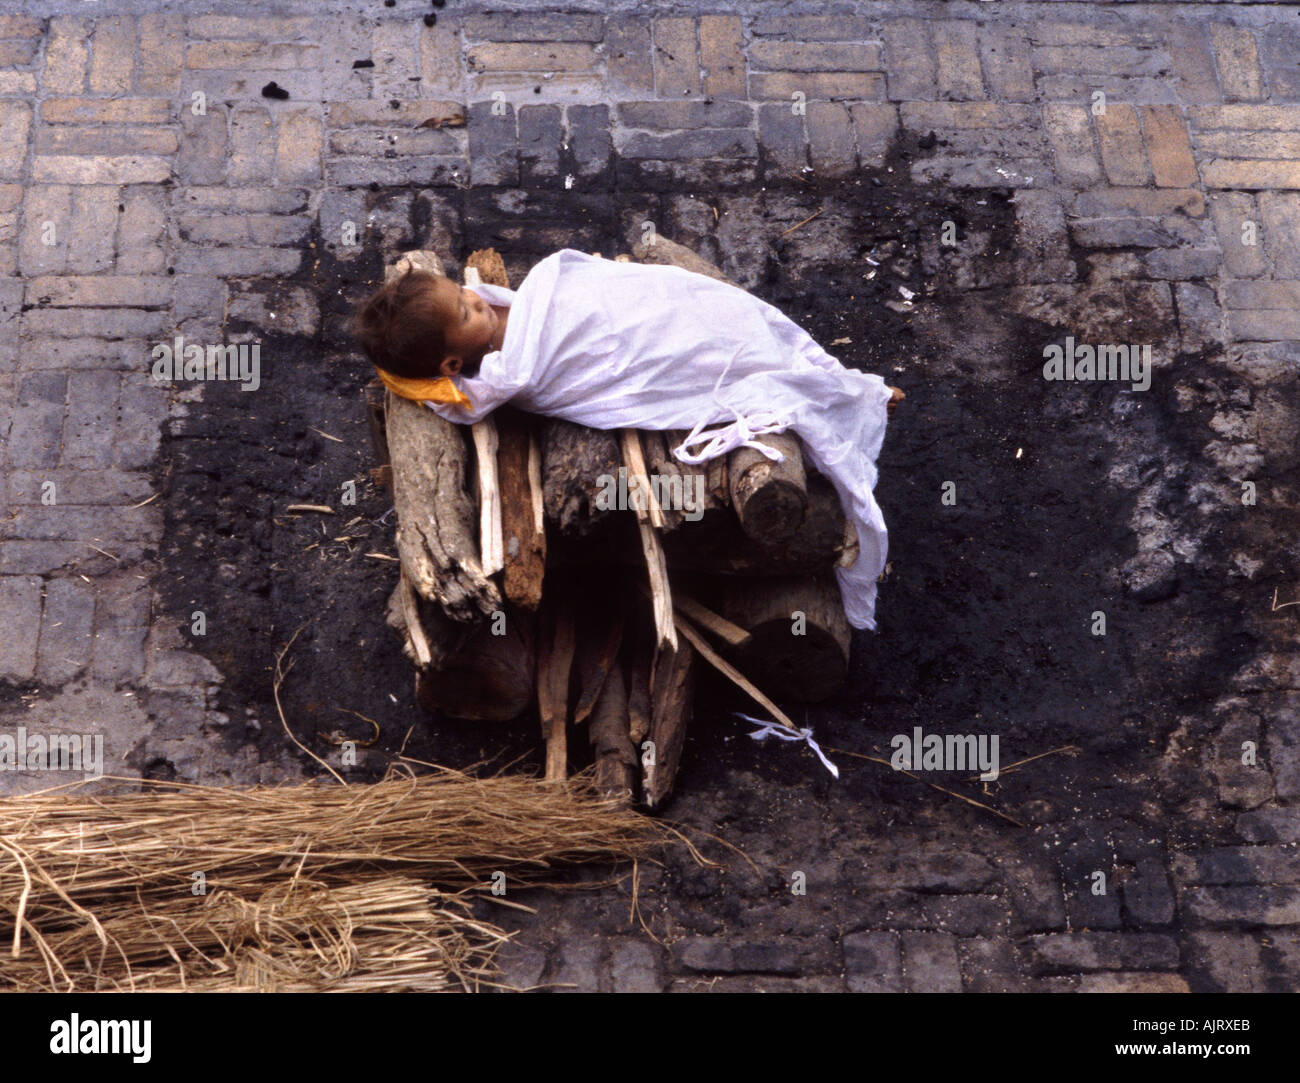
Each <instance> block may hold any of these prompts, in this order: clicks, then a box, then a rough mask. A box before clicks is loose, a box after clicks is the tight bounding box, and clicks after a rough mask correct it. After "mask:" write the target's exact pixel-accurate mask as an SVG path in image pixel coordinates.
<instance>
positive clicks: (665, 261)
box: [632, 234, 740, 289]
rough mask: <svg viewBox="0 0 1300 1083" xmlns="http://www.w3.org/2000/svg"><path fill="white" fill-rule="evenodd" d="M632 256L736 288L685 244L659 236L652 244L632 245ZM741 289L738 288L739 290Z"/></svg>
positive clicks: (641, 260)
mask: <svg viewBox="0 0 1300 1083" xmlns="http://www.w3.org/2000/svg"><path fill="white" fill-rule="evenodd" d="M632 255H633V256H635V257H636V260H637V262H638V263H657V264H661V265H663V266H668V267H681V268H682V269H683V270H686V271H694V272H695V273H696V274H702V275H708V276H709V278H716V279H717V280H718V281H719V282H726V283H728V284H730V285H732V286H736V283H735V282H733V281H732V280H731V279H730V278H728V277H727V276H726V275H725V274H723V273H722V271H720V270H719V269H718V268H717V267H715V266H714V265H713V264H712V263H710V262H709V261H708V260H706V259H705V258H704V257H703V256H699V255H696V253H694V252H692V251H691V250H690V249H689V248H687V247H686V246H685V245H684V244H678V243H677V242H676V241H670V240H669V239H668V238H667V237H663V236H660V235H659V234H655V235H654V237H653V243H651V244H646V243H644V242H643V241H639V240H638V241H636V242H635V243H634V244H633V245H632ZM739 288H740V287H739V286H737V289H739Z"/></svg>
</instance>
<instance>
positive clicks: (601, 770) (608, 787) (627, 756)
mask: <svg viewBox="0 0 1300 1083" xmlns="http://www.w3.org/2000/svg"><path fill="white" fill-rule="evenodd" d="M587 732H588V737H589V738H590V740H591V747H592V750H593V752H594V753H595V761H596V786H597V787H598V788H599V789H600V791H601V792H602V793H605V794H610V795H613V796H624V795H626V796H627V797H629V798H630V797H631V795H632V784H633V779H634V777H635V770H636V748H635V746H634V745H633V744H632V738H631V737H630V736H629V732H628V702H627V687H626V681H625V678H624V674H623V667H622V665H621V664H620V663H619V662H618V661H617V660H615V663H614V665H613V667H612V668H611V669H610V671H609V673H608V675H607V676H606V677H605V682H604V685H603V687H602V689H601V693H600V699H599V700H597V702H596V706H595V710H594V711H593V712H592V715H591V722H590V723H589V725H588V727H587Z"/></svg>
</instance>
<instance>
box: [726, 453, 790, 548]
mask: <svg viewBox="0 0 1300 1083" xmlns="http://www.w3.org/2000/svg"><path fill="white" fill-rule="evenodd" d="M757 439H758V441H759V442H760V443H763V444H766V445H767V446H768V447H771V448H772V449H773V450H775V451H779V452H781V454H782V455H784V456H785V458H784V459H783V460H782V461H781V462H775V461H773V460H772V459H769V458H767V456H765V455H764V454H763V453H762V452H760V451H757V450H755V449H754V448H747V447H740V448H736V450H735V451H733V452H732V453H731V455H730V457H729V458H728V460H727V477H728V481H729V484H730V486H731V506H732V507H733V508H735V509H736V515H737V517H738V518H739V519H740V526H741V529H743V530H744V531H745V533H746V534H748V535H749V536H750V537H751V538H756V539H758V540H759V541H760V542H768V541H779V540H781V539H782V538H788V537H790V536H791V535H792V534H794V533H795V531H797V530H798V529H799V527H800V526H802V525H803V521H804V516H805V515H806V513H807V511H808V483H807V480H806V475H805V472H804V465H803V448H802V446H801V445H800V443H799V438H798V437H797V436H795V435H794V434H793V433H788V432H787V433H776V434H771V435H767V436H760V437H757Z"/></svg>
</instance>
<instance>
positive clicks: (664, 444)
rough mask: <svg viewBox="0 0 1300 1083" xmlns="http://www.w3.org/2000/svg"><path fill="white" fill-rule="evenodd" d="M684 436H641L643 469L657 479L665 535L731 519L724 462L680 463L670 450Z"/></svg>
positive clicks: (675, 433) (671, 433)
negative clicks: (690, 525)
mask: <svg viewBox="0 0 1300 1083" xmlns="http://www.w3.org/2000/svg"><path fill="white" fill-rule="evenodd" d="M687 435H688V434H687V433H685V432H682V431H678V430H672V431H667V432H647V431H642V433H641V442H642V444H643V446H644V447H645V460H646V468H647V469H648V470H649V471H650V473H651V475H652V477H654V478H658V479H660V480H659V481H658V482H657V484H658V486H659V490H660V494H661V499H660V504H661V505H662V506H663V508H664V520H665V521H664V530H665V531H669V532H670V531H673V530H676V529H677V528H678V527H680V526H681V525H682V524H683V523H698V522H700V521H701V520H703V519H707V520H709V522H710V524H712V523H713V522H714V521H715V520H727V519H730V518H731V514H730V508H731V495H730V493H729V492H728V488H727V482H726V473H727V460H726V458H725V457H719V458H717V459H713V460H711V461H709V462H707V463H703V464H701V465H699V466H692V465H689V464H688V463H684V462H680V461H679V460H678V459H676V458H675V457H674V456H673V452H672V449H673V448H675V447H677V446H678V445H679V444H680V443H681V442H682V441H683V440H684V439H685V438H686V436H687Z"/></svg>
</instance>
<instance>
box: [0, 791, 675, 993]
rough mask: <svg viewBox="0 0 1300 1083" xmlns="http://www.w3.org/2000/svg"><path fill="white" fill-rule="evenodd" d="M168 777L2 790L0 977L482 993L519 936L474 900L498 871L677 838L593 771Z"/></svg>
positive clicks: (82, 986) (536, 873)
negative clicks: (15, 793) (281, 782)
mask: <svg viewBox="0 0 1300 1083" xmlns="http://www.w3.org/2000/svg"><path fill="white" fill-rule="evenodd" d="M121 781H123V782H132V781H133V782H135V784H137V785H138V784H139V782H138V780H125V779H124V780H121ZM154 785H155V786H156V787H157V788H156V789H155V790H153V791H152V792H147V793H126V794H117V795H109V796H105V795H98V796H96V795H92V794H89V793H85V792H80V790H81V787H80V785H76V786H72V787H59V788H56V789H54V790H50V791H44V792H42V793H40V794H34V795H29V796H23V797H13V798H7V799H5V800H3V801H0V943H5V944H7V945H9V946H10V950H8V951H3V952H0V989H9V990H23V991H29V990H30V991H35V990H52V991H73V990H77V991H80V990H129V989H154V990H160V989H166V990H182V989H189V990H198V989H203V990H235V989H261V990H272V989H274V990H285V991H291V990H314V991H340V990H349V991H357V990H370V989H402V990H424V991H437V990H442V989H477V988H480V987H482V986H484V985H490V984H492V982H493V981H494V971H493V966H492V957H493V955H494V953H495V952H496V950H497V949H498V948H499V947H500V945H501V944H502V943H504V942H505V941H506V940H507V939H508V937H507V936H506V934H505V933H504V932H503V931H502V930H500V929H498V928H497V927H496V926H494V925H492V924H490V923H488V922H485V921H481V920H478V919H476V918H475V917H474V915H473V912H472V910H471V908H470V906H469V902H470V900H471V898H472V896H473V894H474V893H475V892H482V891H483V890H484V889H486V888H487V887H488V886H489V885H490V883H491V880H492V876H493V874H494V873H498V872H499V873H504V874H505V876H506V883H507V890H508V891H510V890H512V889H517V888H522V887H525V886H529V885H540V884H542V883H549V882H553V881H554V880H555V879H556V878H557V875H558V873H559V872H560V870H561V869H562V868H563V867H565V866H571V865H576V864H586V863H606V862H610V861H616V860H627V859H637V858H639V857H640V858H643V857H645V856H647V855H648V854H649V853H650V852H651V850H652V849H653V848H654V847H655V846H656V845H657V844H658V843H659V842H661V841H663V840H664V839H665V838H667V837H669V835H670V834H673V832H672V830H671V828H667V827H665V826H662V825H660V824H657V823H656V822H655V821H653V820H650V819H648V818H646V817H643V816H640V815H638V814H637V813H635V812H632V811H630V810H628V809H626V808H623V807H622V806H620V805H619V803H618V802H617V801H613V800H610V799H607V798H604V797H603V796H601V795H600V794H599V793H597V792H596V790H595V789H594V787H593V785H592V783H591V780H590V778H588V777H587V776H583V775H580V776H578V777H576V778H573V779H570V780H568V781H567V782H565V783H563V784H560V785H555V786H539V785H538V784H537V782H536V781H535V780H534V779H531V778H527V777H522V776H496V777H492V778H477V777H473V776H470V775H467V774H462V773H460V772H456V771H451V770H447V769H437V770H434V771H433V772H431V773H430V774H427V775H421V776H419V777H400V778H389V779H386V780H384V781H383V782H378V783H374V784H371V785H366V786H349V787H341V786H336V785H331V784H306V785H294V786H281V787H261V788H256V789H251V790H234V789H221V788H215V787H203V786H190V785H184V784H176V783H170V784H154ZM200 887H201V889H202V891H203V892H205V893H204V894H196V893H195V892H196V891H198V890H199V889H200Z"/></svg>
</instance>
